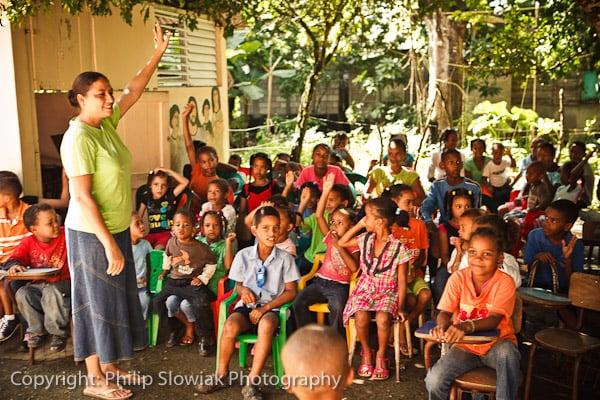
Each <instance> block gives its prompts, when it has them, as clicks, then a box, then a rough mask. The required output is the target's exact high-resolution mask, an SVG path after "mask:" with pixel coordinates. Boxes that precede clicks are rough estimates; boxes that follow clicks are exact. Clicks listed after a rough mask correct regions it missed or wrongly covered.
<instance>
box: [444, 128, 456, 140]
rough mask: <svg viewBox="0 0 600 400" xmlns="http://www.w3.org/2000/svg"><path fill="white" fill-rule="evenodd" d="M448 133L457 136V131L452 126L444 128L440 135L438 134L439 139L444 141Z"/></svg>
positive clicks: (448, 135)
mask: <svg viewBox="0 0 600 400" xmlns="http://www.w3.org/2000/svg"><path fill="white" fill-rule="evenodd" d="M450 135H456V136H458V132H457V131H456V129H454V128H446V129H444V130H443V131H442V135H441V136H440V141H441V142H442V143H446V142H447V141H448V138H449V137H450Z"/></svg>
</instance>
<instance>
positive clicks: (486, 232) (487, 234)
mask: <svg viewBox="0 0 600 400" xmlns="http://www.w3.org/2000/svg"><path fill="white" fill-rule="evenodd" d="M477 237H482V238H486V239H488V240H491V241H492V242H494V244H495V245H496V250H498V251H499V252H500V253H503V252H504V249H503V247H502V245H503V244H504V243H502V239H501V238H499V237H498V232H497V231H496V230H495V229H493V228H487V227H482V228H477V229H475V232H473V234H472V235H471V239H469V242H472V241H473V239H475V238H477Z"/></svg>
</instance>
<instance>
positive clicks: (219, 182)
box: [208, 178, 229, 201]
mask: <svg viewBox="0 0 600 400" xmlns="http://www.w3.org/2000/svg"><path fill="white" fill-rule="evenodd" d="M210 185H215V186H217V187H218V188H219V190H220V191H221V192H222V193H223V195H224V196H225V201H227V193H228V192H229V183H228V182H227V181H226V180H225V179H221V178H218V179H213V180H212V181H210V182H208V186H210Z"/></svg>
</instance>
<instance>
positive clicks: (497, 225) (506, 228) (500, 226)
mask: <svg viewBox="0 0 600 400" xmlns="http://www.w3.org/2000/svg"><path fill="white" fill-rule="evenodd" d="M471 210H473V209H471ZM471 210H467V211H471ZM467 211H465V213H466V212H467ZM463 215H464V214H463ZM475 224H476V225H477V226H478V227H480V228H490V229H493V230H494V231H495V232H496V237H497V238H498V239H499V240H500V242H501V244H502V250H503V251H504V252H507V253H510V249H511V246H512V244H513V243H515V242H516V241H517V240H518V238H519V236H518V231H517V232H515V231H514V229H512V226H511V225H510V224H509V223H508V222H506V221H505V220H503V219H502V217H500V216H499V215H498V214H485V215H482V216H480V217H478V218H477V219H476V220H475ZM515 233H516V235H515Z"/></svg>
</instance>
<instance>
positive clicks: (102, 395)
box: [83, 385, 133, 400]
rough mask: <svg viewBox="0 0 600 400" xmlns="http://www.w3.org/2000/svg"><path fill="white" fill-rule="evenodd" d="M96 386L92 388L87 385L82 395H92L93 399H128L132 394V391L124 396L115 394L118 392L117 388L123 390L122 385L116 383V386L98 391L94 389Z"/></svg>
mask: <svg viewBox="0 0 600 400" xmlns="http://www.w3.org/2000/svg"><path fill="white" fill-rule="evenodd" d="M95 389H97V388H94V387H93V386H88V387H86V388H85V389H83V395H84V396H87V397H93V398H95V399H102V400H123V399H128V398H130V397H131V396H133V393H132V392H129V394H126V395H124V396H117V395H115V394H114V393H115V392H118V391H119V390H123V387H122V386H120V385H118V386H117V387H116V388H112V389H111V388H108V387H107V388H104V390H98V391H94V390H95Z"/></svg>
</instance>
